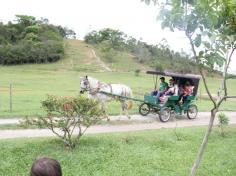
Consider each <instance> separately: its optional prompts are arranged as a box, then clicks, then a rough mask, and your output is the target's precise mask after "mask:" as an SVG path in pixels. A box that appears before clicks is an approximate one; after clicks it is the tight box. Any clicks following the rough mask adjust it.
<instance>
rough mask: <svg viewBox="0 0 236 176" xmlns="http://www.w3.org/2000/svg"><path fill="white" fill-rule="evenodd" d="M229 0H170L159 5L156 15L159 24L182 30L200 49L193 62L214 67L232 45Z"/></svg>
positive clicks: (224, 60) (221, 64) (232, 26)
mask: <svg viewBox="0 0 236 176" xmlns="http://www.w3.org/2000/svg"><path fill="white" fill-rule="evenodd" d="M154 1H155V0H154ZM232 2H233V1H231V0H227V1H225V0H220V1H218V0H214V1H182V2H181V1H179V0H171V1H170V3H169V4H163V5H162V7H161V10H160V14H159V17H158V19H160V20H161V22H162V27H163V28H166V27H167V28H169V29H170V30H172V31H174V30H175V29H178V30H182V31H185V34H186V36H187V37H188V38H190V39H191V41H192V43H193V45H194V47H198V48H199V49H198V50H200V51H199V54H198V53H196V54H197V55H196V56H195V57H196V59H197V62H198V63H201V64H203V65H204V66H207V67H209V68H210V69H211V70H214V69H215V67H216V66H218V67H223V65H224V63H225V62H227V61H226V58H225V56H226V55H227V52H229V51H230V50H232V49H233V48H236V44H235V36H236V30H235V18H234V16H235V14H236V12H235V10H234V9H235V7H236V6H235V3H232ZM233 38H234V39H233Z"/></svg>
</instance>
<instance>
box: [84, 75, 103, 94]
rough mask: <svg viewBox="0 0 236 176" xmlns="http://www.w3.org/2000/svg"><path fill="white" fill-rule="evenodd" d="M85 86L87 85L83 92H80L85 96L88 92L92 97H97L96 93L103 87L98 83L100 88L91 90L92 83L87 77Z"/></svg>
mask: <svg viewBox="0 0 236 176" xmlns="http://www.w3.org/2000/svg"><path fill="white" fill-rule="evenodd" d="M82 81H83V84H84V85H85V87H84V88H83V90H80V93H81V94H83V93H84V92H85V91H88V92H89V93H90V94H91V95H95V94H96V93H98V92H99V90H100V88H101V86H100V84H101V83H100V82H98V87H97V88H91V86H90V82H89V80H88V78H87V77H86V78H85V79H83V80H82Z"/></svg>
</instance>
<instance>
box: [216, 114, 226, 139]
mask: <svg viewBox="0 0 236 176" xmlns="http://www.w3.org/2000/svg"><path fill="white" fill-rule="evenodd" d="M218 122H219V125H218V126H219V128H220V134H221V136H222V137H224V136H225V127H226V126H228V125H229V118H228V117H227V116H226V115H225V114H224V113H223V112H221V113H220V114H219V115H218Z"/></svg>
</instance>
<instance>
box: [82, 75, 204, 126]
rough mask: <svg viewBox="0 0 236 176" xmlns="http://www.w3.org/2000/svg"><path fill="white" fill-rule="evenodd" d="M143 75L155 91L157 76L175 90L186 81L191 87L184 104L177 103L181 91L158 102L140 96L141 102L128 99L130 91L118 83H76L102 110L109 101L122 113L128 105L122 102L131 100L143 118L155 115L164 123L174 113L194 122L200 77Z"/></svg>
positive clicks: (88, 79)
mask: <svg viewBox="0 0 236 176" xmlns="http://www.w3.org/2000/svg"><path fill="white" fill-rule="evenodd" d="M147 74H151V75H153V77H154V80H155V86H154V87H155V89H156V87H157V80H158V76H159V75H160V76H165V77H171V78H172V79H173V80H174V82H175V84H176V85H177V86H178V87H181V86H183V85H185V84H186V83H187V82H188V84H189V85H190V86H191V87H192V88H193V89H192V92H191V94H189V95H188V96H186V97H185V99H184V101H183V102H182V103H181V104H180V99H181V98H182V97H181V96H182V95H181V92H178V93H176V94H175V95H168V96H166V101H164V102H163V101H160V100H159V97H156V96H153V95H151V94H150V93H149V94H145V95H144V99H143V100H142V99H137V98H133V97H132V90H131V89H130V88H129V87H128V86H126V85H122V84H106V83H103V82H100V81H98V80H96V79H94V78H92V77H88V76H86V77H84V78H82V80H81V82H80V92H81V93H83V92H84V91H88V92H89V95H90V97H92V98H95V99H97V100H98V101H100V102H101V103H102V105H103V107H105V104H104V103H105V102H106V101H110V100H111V99H116V100H119V101H120V102H121V107H122V110H123V111H125V112H126V115H127V116H128V111H127V109H129V108H128V106H127V104H126V103H125V102H126V100H132V101H136V102H140V105H139V113H140V114H141V115H143V116H146V115H148V114H149V113H155V114H158V115H159V118H160V120H161V121H162V122H167V121H168V120H169V119H170V117H171V116H175V115H176V114H180V115H182V114H187V117H188V118H189V119H194V118H196V116H197V113H198V109H197V106H196V105H195V104H194V102H195V100H196V94H197V90H198V84H199V80H200V78H201V76H199V75H193V74H177V73H170V72H158V71H147Z"/></svg>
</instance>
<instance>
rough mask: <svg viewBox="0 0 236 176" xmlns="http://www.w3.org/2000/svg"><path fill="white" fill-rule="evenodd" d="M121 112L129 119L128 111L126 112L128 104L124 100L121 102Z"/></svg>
mask: <svg viewBox="0 0 236 176" xmlns="http://www.w3.org/2000/svg"><path fill="white" fill-rule="evenodd" d="M122 112H123V113H124V114H125V116H126V117H128V118H129V119H130V116H129V113H128V105H127V104H126V102H125V101H123V102H122Z"/></svg>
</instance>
